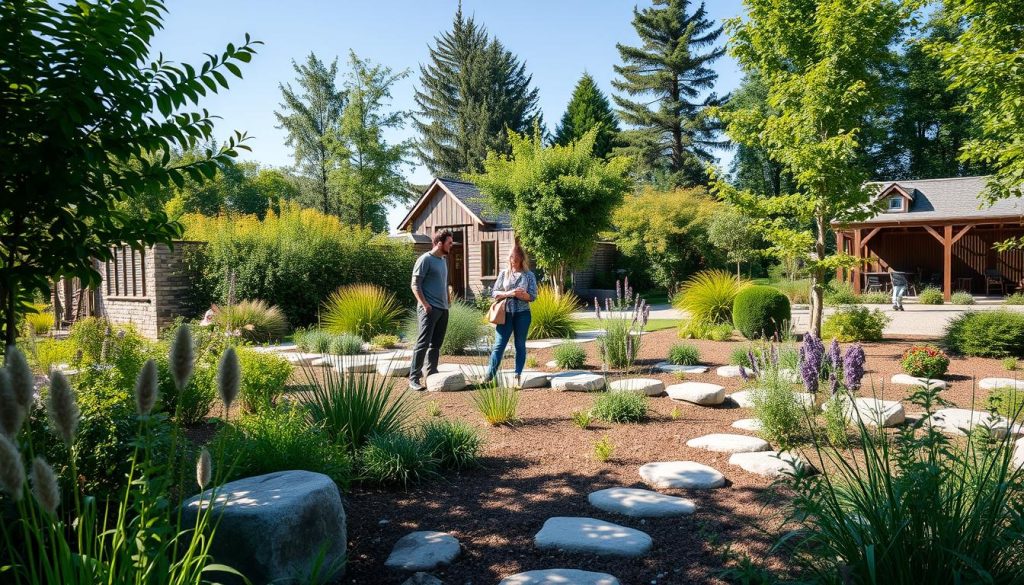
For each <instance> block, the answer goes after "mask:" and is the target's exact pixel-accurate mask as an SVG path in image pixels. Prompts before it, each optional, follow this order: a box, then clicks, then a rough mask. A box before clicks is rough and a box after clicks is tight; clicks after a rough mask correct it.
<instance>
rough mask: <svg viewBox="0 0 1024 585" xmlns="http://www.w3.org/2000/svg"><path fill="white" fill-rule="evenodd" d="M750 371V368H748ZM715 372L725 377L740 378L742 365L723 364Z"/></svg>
mask: <svg viewBox="0 0 1024 585" xmlns="http://www.w3.org/2000/svg"><path fill="white" fill-rule="evenodd" d="M748 372H749V370H748ZM715 373H716V374H718V375H719V376H721V377H723V378H739V377H740V367H739V366H722V367H720V368H718V369H717V370H715Z"/></svg>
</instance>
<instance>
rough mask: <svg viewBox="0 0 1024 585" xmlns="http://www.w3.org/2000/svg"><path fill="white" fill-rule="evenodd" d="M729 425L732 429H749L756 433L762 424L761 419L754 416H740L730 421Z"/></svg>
mask: <svg viewBox="0 0 1024 585" xmlns="http://www.w3.org/2000/svg"><path fill="white" fill-rule="evenodd" d="M730 426H731V427H732V428H734V429H740V430H744V431H750V432H752V433H758V432H760V431H761V428H762V427H763V426H764V425H762V424H761V421H760V420H758V419H756V418H741V419H740V420H738V421H736V422H734V423H732V425H730Z"/></svg>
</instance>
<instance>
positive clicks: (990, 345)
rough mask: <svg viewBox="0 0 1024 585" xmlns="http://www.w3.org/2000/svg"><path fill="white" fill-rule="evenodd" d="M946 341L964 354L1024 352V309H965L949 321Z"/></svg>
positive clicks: (990, 354) (1014, 353)
mask: <svg viewBox="0 0 1024 585" xmlns="http://www.w3.org/2000/svg"><path fill="white" fill-rule="evenodd" d="M943 342H944V344H945V346H946V348H947V349H948V350H949V351H951V352H952V353H955V354H960V355H969V356H977V357H994V358H1002V357H1021V356H1024V313H1019V312H1017V311H1010V310H1007V309H1000V310H997V311H976V312H967V313H962V314H960V315H957V316H956V317H953V318H952V319H950V320H949V322H948V323H947V324H946V331H945V334H944V337H943Z"/></svg>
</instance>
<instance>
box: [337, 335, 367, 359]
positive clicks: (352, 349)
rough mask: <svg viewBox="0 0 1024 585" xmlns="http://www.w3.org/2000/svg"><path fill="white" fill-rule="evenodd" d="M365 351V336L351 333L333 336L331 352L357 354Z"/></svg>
mask: <svg viewBox="0 0 1024 585" xmlns="http://www.w3.org/2000/svg"><path fill="white" fill-rule="evenodd" d="M362 351H363V338H362V337H359V336H358V335H352V334H351V333H342V334H340V335H335V336H333V337H332V338H331V353H332V354H334V355H357V354H359V353H361V352H362Z"/></svg>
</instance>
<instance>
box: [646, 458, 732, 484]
mask: <svg viewBox="0 0 1024 585" xmlns="http://www.w3.org/2000/svg"><path fill="white" fill-rule="evenodd" d="M640 477H641V479H643V480H644V481H645V482H647V483H648V484H649V485H652V486H654V487H657V488H685V489H695V490H702V489H713V488H719V487H722V486H724V485H725V476H724V475H722V473H721V472H719V471H718V470H717V469H715V468H714V467H709V466H707V465H704V464H703V463H697V462H696V461H656V462H654V463H647V464H645V465H641V466H640Z"/></svg>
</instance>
